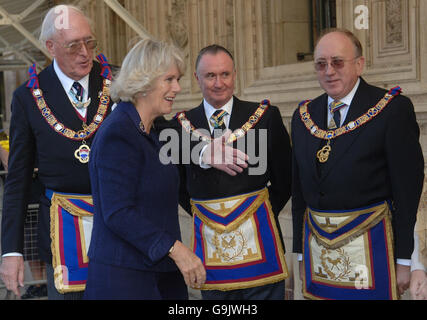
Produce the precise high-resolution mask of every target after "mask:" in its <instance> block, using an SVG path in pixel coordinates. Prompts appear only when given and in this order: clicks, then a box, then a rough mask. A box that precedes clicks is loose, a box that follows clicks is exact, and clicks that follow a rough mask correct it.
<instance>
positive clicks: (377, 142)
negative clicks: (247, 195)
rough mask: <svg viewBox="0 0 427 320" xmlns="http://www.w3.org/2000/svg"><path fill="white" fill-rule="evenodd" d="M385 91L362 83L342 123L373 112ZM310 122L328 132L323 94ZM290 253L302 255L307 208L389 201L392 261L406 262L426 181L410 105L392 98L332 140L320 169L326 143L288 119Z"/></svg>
mask: <svg viewBox="0 0 427 320" xmlns="http://www.w3.org/2000/svg"><path fill="white" fill-rule="evenodd" d="M386 92H387V91H386V90H384V89H381V88H377V87H374V86H371V85H368V84H367V83H366V82H365V81H364V80H363V79H361V81H360V85H359V87H358V89H357V91H356V94H355V96H354V98H353V101H352V103H351V105H350V109H349V111H348V114H347V117H346V119H345V121H344V124H346V123H348V122H349V121H351V120H355V119H356V118H358V117H359V116H361V115H362V114H364V113H365V112H366V111H367V110H368V109H369V108H371V107H373V106H374V105H375V104H376V103H377V102H378V101H379V100H380V99H381V98H382V97H383V96H384V94H385V93H386ZM308 111H309V113H310V115H311V118H312V120H313V121H314V122H315V123H316V124H318V126H319V127H320V128H321V129H325V128H327V124H326V122H327V120H326V119H327V112H328V111H327V95H326V94H323V95H321V96H319V97H318V98H316V99H314V100H313V101H312V102H311V103H310V104H309V106H308ZM292 142H293V187H292V214H293V226H294V227H293V231H294V251H295V252H301V250H302V229H303V228H302V223H303V215H304V211H305V209H306V206H310V207H312V208H315V209H320V210H334V209H336V210H341V209H356V208H360V207H364V206H367V205H370V204H374V203H377V202H380V201H384V200H392V201H393V206H394V210H393V213H392V216H393V218H392V224H393V228H394V239H395V251H396V257H397V258H402V259H409V258H410V256H411V253H412V248H413V230H414V229H413V228H414V223H415V218H416V212H417V207H418V202H419V199H420V195H421V189H422V182H423V179H424V178H423V177H424V159H423V154H422V151H421V146H420V144H419V128H418V125H417V122H416V119H415V113H414V107H413V105H412V103H411V101H410V100H409V99H408V98H407V97H405V96H402V95H399V96H397V97H395V98H394V99H393V100H392V101H391V102H390V104H389V105H387V106H386V107H385V109H384V110H383V111H382V112H381V113H380V114H379V115H378V116H376V117H375V118H374V119H373V120H372V121H369V122H367V123H365V124H364V125H363V126H361V127H359V128H357V129H356V130H354V131H352V132H350V133H347V134H344V135H342V136H340V137H338V138H336V139H334V141H332V144H331V146H332V151H331V154H330V156H329V160H328V161H327V162H326V163H325V164H323V165H322V166H321V167H320V168H319V163H318V160H317V158H316V153H317V151H318V150H319V149H320V148H321V144H324V142H322V141H321V140H320V139H318V138H316V137H314V136H312V135H311V134H310V132H309V131H308V130H307V129H306V127H305V126H304V123H303V122H302V120H301V119H300V115H299V111H298V109H297V110H296V111H295V113H294V116H293V119H292Z"/></svg>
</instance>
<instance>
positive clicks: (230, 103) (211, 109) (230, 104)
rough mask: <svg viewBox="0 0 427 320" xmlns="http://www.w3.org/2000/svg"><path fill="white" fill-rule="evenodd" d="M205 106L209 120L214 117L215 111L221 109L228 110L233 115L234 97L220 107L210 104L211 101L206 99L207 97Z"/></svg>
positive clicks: (204, 100) (204, 102)
mask: <svg viewBox="0 0 427 320" xmlns="http://www.w3.org/2000/svg"><path fill="white" fill-rule="evenodd" d="M203 107H204V109H205V115H206V118H207V119H208V122H209V119H210V118H211V117H212V115H213V113H214V112H215V111H216V110H219V109H221V110H225V111H227V113H228V115H231V111H232V110H233V97H231V99H230V100H228V102H227V103H226V104H225V105H223V106H222V107H221V108H219V109H215V108H214V107H213V106H212V105H210V104H209V102H207V101H206V99H203Z"/></svg>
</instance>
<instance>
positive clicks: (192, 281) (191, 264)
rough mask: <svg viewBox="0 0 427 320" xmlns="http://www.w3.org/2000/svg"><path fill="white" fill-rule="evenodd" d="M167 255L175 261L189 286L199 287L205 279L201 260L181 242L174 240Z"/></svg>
mask: <svg viewBox="0 0 427 320" xmlns="http://www.w3.org/2000/svg"><path fill="white" fill-rule="evenodd" d="M173 246H174V247H173V250H172V252H171V253H170V254H169V257H170V258H171V259H172V260H174V261H175V263H176V265H177V267H178V269H179V271H180V272H181V273H182V275H183V276H184V281H185V283H186V284H187V286H190V287H191V288H195V289H200V288H201V287H202V285H203V284H204V283H205V281H206V270H205V267H204V266H203V263H202V261H201V260H200V258H199V257H198V256H196V255H195V254H194V253H193V252H192V251H191V250H190V249H188V248H187V247H186V246H185V245H184V244H183V243H182V242H180V241H178V240H176V241H175V243H174V245H173Z"/></svg>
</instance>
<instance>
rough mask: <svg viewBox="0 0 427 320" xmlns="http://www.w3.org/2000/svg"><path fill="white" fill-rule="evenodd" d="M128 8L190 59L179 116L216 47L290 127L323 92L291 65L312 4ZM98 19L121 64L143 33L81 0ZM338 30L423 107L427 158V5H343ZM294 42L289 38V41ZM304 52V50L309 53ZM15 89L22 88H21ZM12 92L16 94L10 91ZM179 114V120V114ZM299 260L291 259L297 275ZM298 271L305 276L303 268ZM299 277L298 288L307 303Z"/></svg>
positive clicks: (309, 67) (178, 2) (237, 2)
mask: <svg viewBox="0 0 427 320" xmlns="http://www.w3.org/2000/svg"><path fill="white" fill-rule="evenodd" d="M120 3H121V4H122V5H123V6H124V7H125V8H126V9H128V10H129V11H130V13H131V14H132V15H133V16H134V17H135V18H136V19H137V20H138V21H139V22H140V23H141V24H142V25H143V26H144V28H145V29H146V30H147V31H148V32H149V33H150V34H152V35H153V36H154V37H155V38H159V39H165V40H171V41H173V42H174V43H176V44H177V45H178V46H180V47H181V48H182V49H183V50H184V52H185V53H186V57H187V65H188V67H187V72H186V75H185V76H184V77H183V79H182V82H181V84H182V86H183V91H182V93H181V94H180V95H179V99H178V100H177V102H176V104H175V106H174V109H175V110H174V112H176V111H179V110H182V109H189V108H191V107H193V106H196V105H198V104H199V103H200V101H201V94H200V90H199V88H198V86H197V83H196V81H195V80H194V77H193V73H194V62H195V59H196V56H197V53H198V51H199V50H200V49H201V48H202V47H204V46H206V45H208V44H211V43H219V44H221V45H223V46H225V47H227V48H228V49H229V50H230V51H231V52H232V53H233V54H234V56H235V60H236V66H237V72H238V80H237V86H236V94H237V95H238V96H240V97H241V98H242V99H248V100H254V101H261V100H262V99H265V98H268V99H270V101H271V102H272V103H273V104H274V105H277V106H278V107H279V108H280V111H281V114H282V117H283V121H284V123H285V125H286V126H287V128H289V122H290V117H291V115H292V113H293V111H294V110H295V108H296V106H297V103H298V102H299V101H301V100H304V99H311V98H314V97H316V96H318V95H319V94H321V93H322V90H321V89H320V87H319V85H318V82H317V79H316V75H315V73H314V69H313V63H312V62H310V61H308V62H307V61H306V62H304V61H303V62H295V61H291V57H290V56H289V57H288V56H286V52H287V51H286V50H287V49H288V48H289V47H290V46H298V45H299V44H298V43H296V41H298V40H300V39H301V38H303V37H305V36H306V34H305V32H306V31H304V30H305V29H306V24H307V17H306V16H305V15H304V8H303V6H304V5H305V3H307V1H293V0H292V1H287V0H268V1H263V0H215V1H212V0H120ZM80 5H82V6H83V7H84V8H85V10H86V11H87V12H88V13H89V14H90V15H91V17H92V18H93V20H94V26H95V31H96V34H97V37H98V39H99V43H100V47H99V51H101V52H104V53H105V54H106V56H107V57H108V58H109V60H110V62H112V63H113V64H116V65H119V64H120V63H121V61H122V59H123V57H124V56H125V54H126V52H127V51H128V49H129V48H130V46H131V45H132V44H133V43H134V42H135V36H136V33H135V32H134V31H133V30H131V29H130V28H129V27H128V26H127V25H126V24H125V22H124V21H123V20H122V19H121V18H119V17H118V16H117V15H116V14H115V13H114V12H113V11H112V10H110V9H109V8H108V7H107V6H106V5H105V3H104V2H103V1H102V0H92V1H88V0H81V1H80ZM359 5H363V6H366V8H367V12H368V13H369V17H368V21H369V25H368V29H360V30H359V29H357V28H356V26H355V20H356V18H357V17H358V14H357V13H355V9H356V7H357V6H359ZM336 8H337V26H338V27H344V28H347V29H350V30H352V31H353V32H354V33H355V34H356V35H357V36H358V37H359V39H360V40H361V42H362V44H363V47H364V55H365V57H366V62H367V63H366V68H365V72H364V74H363V77H364V78H365V79H366V80H367V81H368V82H370V83H372V84H375V85H378V86H381V87H385V88H390V87H393V86H395V85H400V86H401V87H402V89H403V93H404V94H405V95H407V96H409V97H410V98H411V99H412V101H413V103H414V106H415V111H416V115H417V120H418V123H419V125H420V129H421V144H422V147H423V150H424V157H425V158H426V159H427V18H426V15H425V14H424V13H425V12H427V1H424V0H337V1H336ZM287 36H288V37H289V38H286V37H287ZM305 49H306V48H305V47H304V46H303V45H301V49H299V47H298V50H301V51H305ZM13 85H15V84H13ZM7 92H11V90H9V91H7ZM174 112H173V113H174ZM422 201H424V203H425V202H426V201H427V199H423V200H422ZM280 222H281V227H282V230H283V231H284V232H283V233H284V235H285V244H286V247H287V250H288V252H289V251H291V249H292V246H291V240H292V228H291V216H290V203H288V204H287V206H286V207H285V209H284V210H283V213H282V214H281V216H280ZM190 223H191V221H190V219H189V217H188V216H186V215H185V214H182V215H181V229H182V230H183V237H184V239H185V241H187V243H188V241H189V234H188V229H189V225H190ZM293 258H294V257H293V255H292V254H290V253H287V260H288V263H289V265H290V269H291V270H292V269H295V268H293V266H296V262H295V261H294V260H293ZM295 270H297V269H295ZM297 279H298V277H296V278H295V281H293V279H292V280H291V281H288V286H289V285H290V286H292V285H295V288H296V290H295V297H296V298H300V294H299V289H300V287H299V282H298V281H297Z"/></svg>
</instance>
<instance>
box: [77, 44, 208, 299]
mask: <svg viewBox="0 0 427 320" xmlns="http://www.w3.org/2000/svg"><path fill="white" fill-rule="evenodd" d="M183 73H184V61H183V57H182V53H181V52H180V51H179V50H178V49H177V48H176V47H174V46H172V45H170V44H167V43H165V42H160V41H154V40H151V39H147V40H142V41H140V42H138V43H137V44H136V45H135V46H134V47H133V48H132V49H131V50H130V52H129V53H128V54H127V56H126V58H125V59H124V61H123V65H122V67H121V69H120V72H119V74H118V76H117V78H116V79H115V80H114V81H113V83H112V87H111V97H112V98H113V100H115V101H120V102H119V103H118V105H117V107H116V108H115V109H114V112H112V114H111V115H110V117H109V118H108V119H106V120H105V121H104V123H103V124H102V126H101V127H100V129H99V132H98V135H97V137H96V139H95V140H94V142H93V144H92V151H91V160H90V164H89V170H90V178H91V183H92V192H93V201H94V206H95V213H94V226H93V231H92V238H91V243H90V248H89V259H90V262H89V270H88V281H87V285H86V291H85V298H86V299H187V298H188V293H187V287H186V284H187V285H189V286H191V287H194V288H198V287H200V286H201V285H202V284H203V283H204V281H205V277H206V273H205V269H204V267H203V265H202V262H201V261H200V259H199V258H198V257H197V256H195V255H194V254H193V252H192V251H191V250H190V249H188V248H187V247H186V246H185V245H183V244H182V242H181V237H180V228H179V221H178V188H179V174H178V169H177V168H176V167H175V166H174V165H173V164H167V165H164V164H162V163H161V161H160V158H159V152H160V149H161V144H160V142H159V136H158V132H156V130H155V129H154V128H153V122H154V119H155V118H156V117H159V116H162V115H165V114H168V113H170V112H171V111H172V104H173V102H174V99H175V98H176V95H177V94H178V93H179V92H180V91H181V87H180V85H179V80H180V78H181V75H182V74H183Z"/></svg>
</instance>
